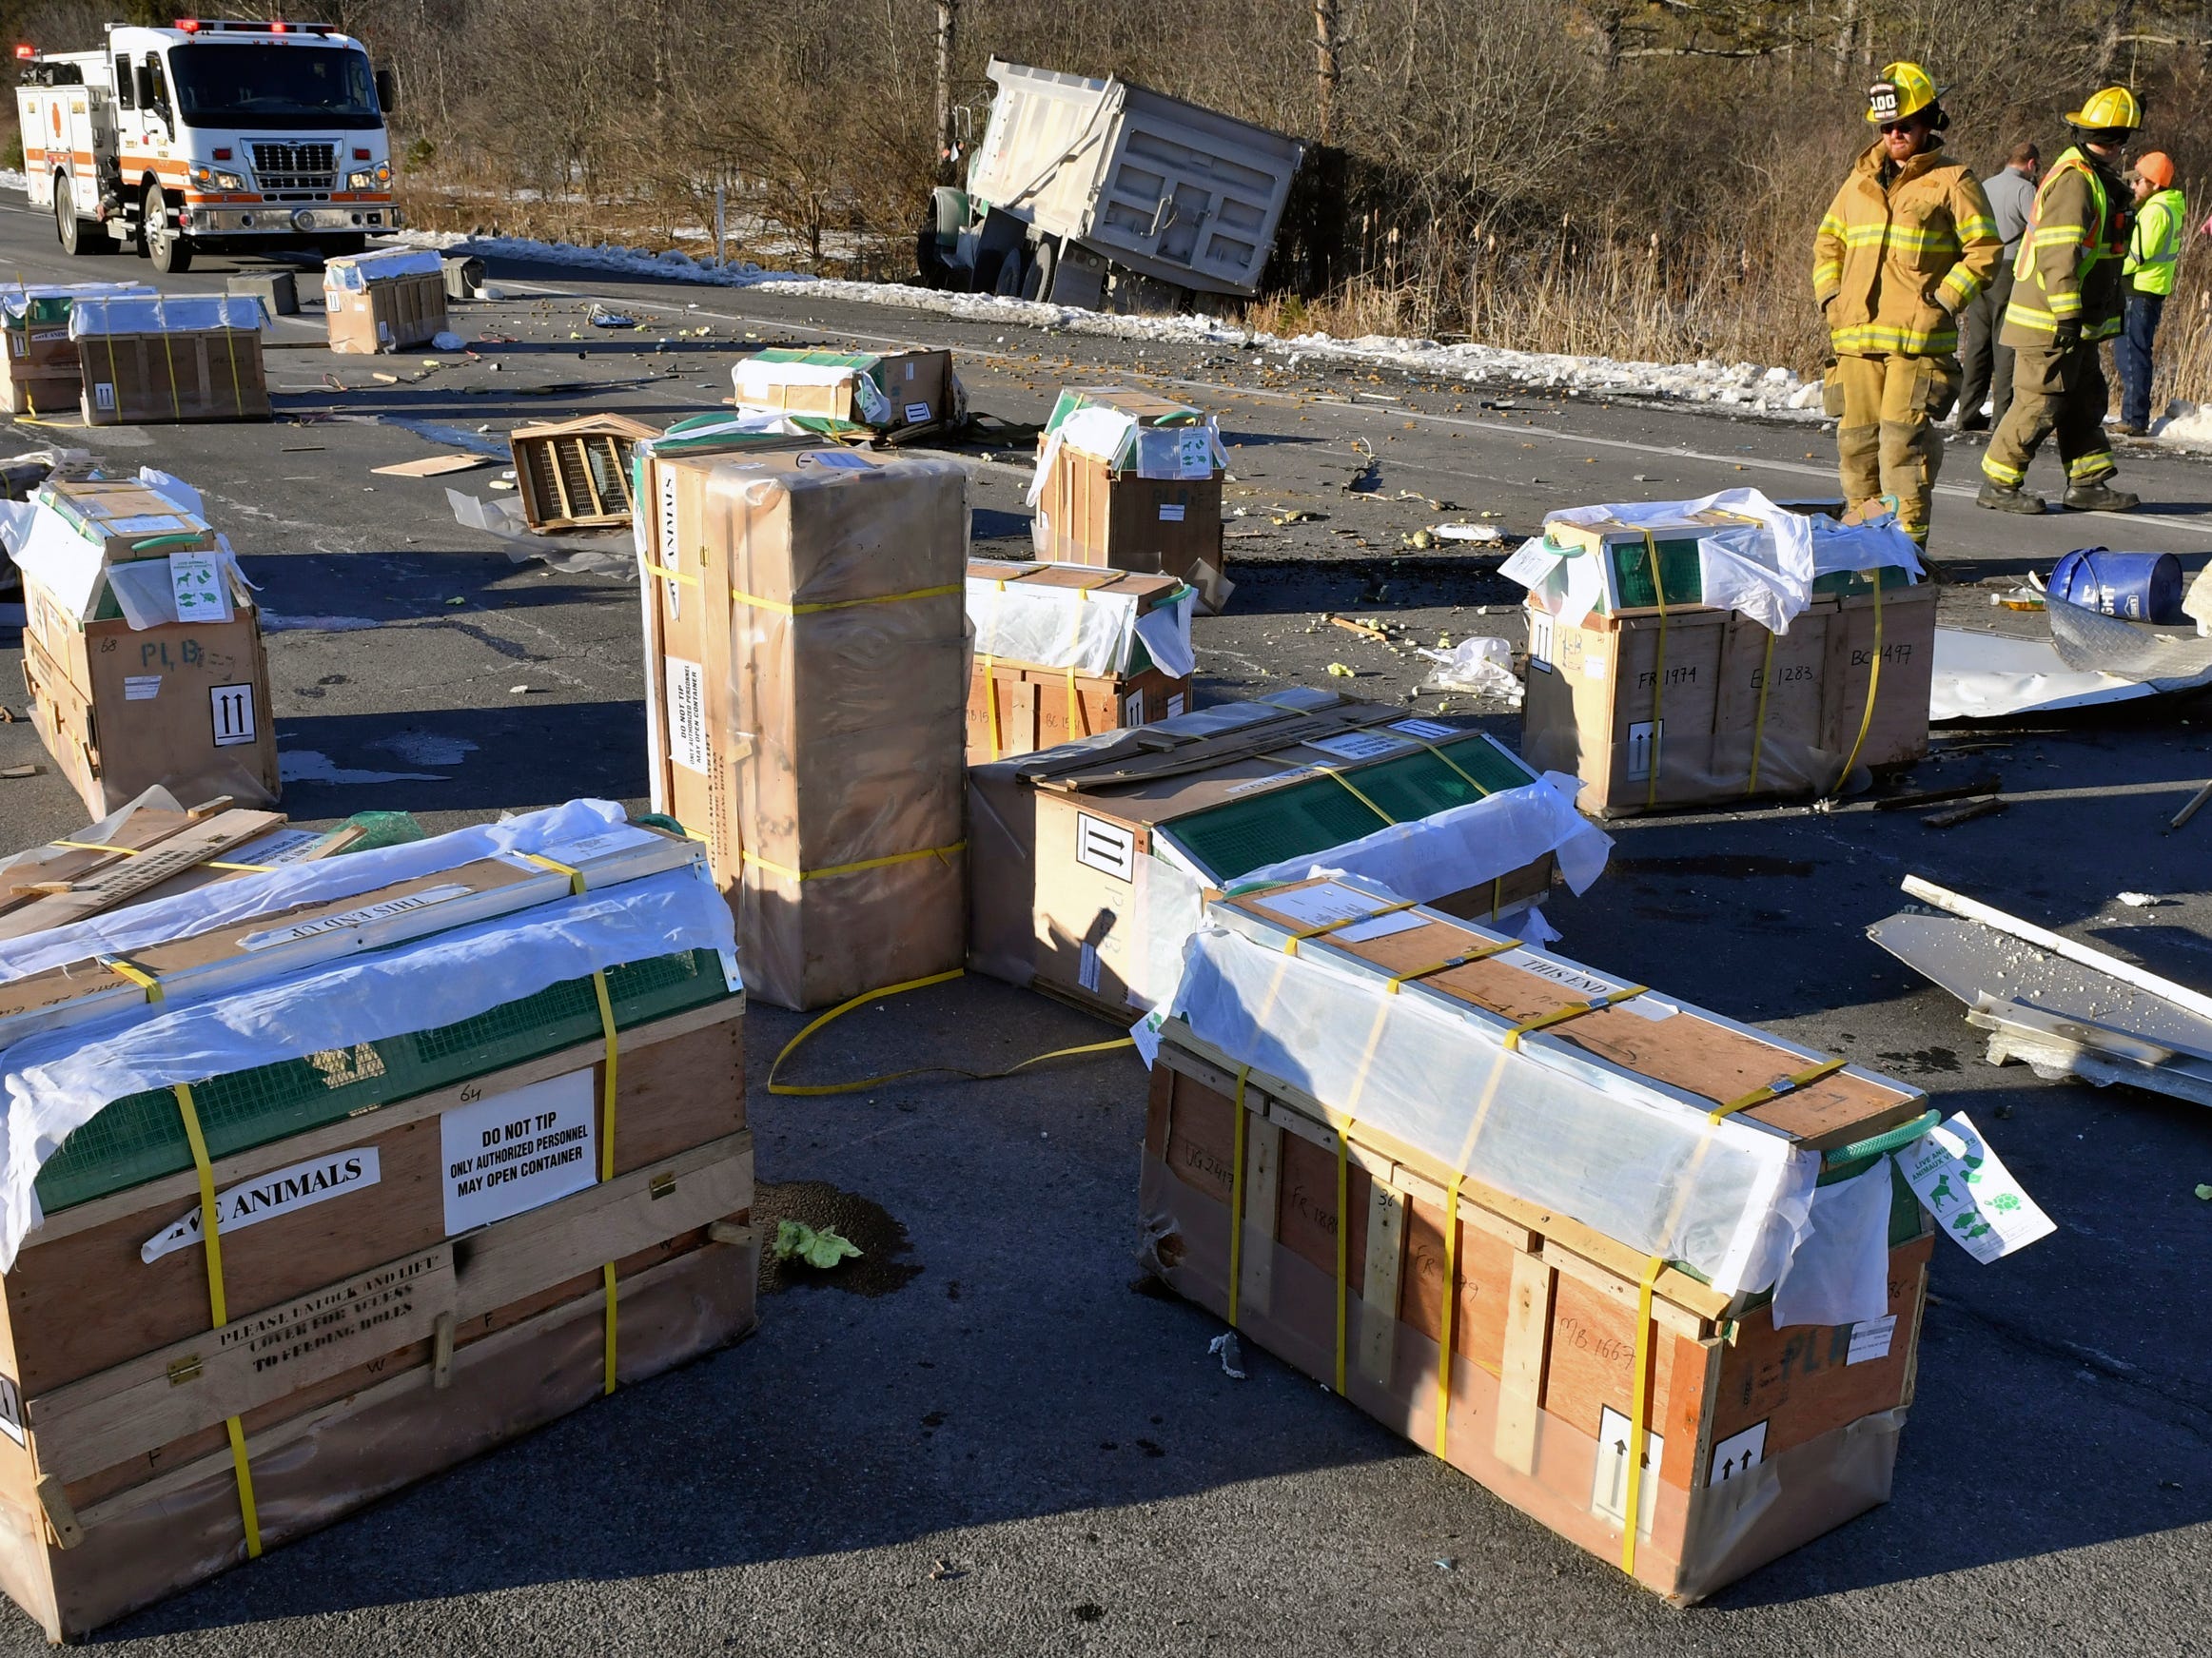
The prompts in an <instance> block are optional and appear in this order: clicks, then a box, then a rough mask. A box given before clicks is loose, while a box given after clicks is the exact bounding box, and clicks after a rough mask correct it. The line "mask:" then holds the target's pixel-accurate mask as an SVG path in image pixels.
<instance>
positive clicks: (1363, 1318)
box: [1360, 1180, 1406, 1386]
mask: <svg viewBox="0 0 2212 1658" xmlns="http://www.w3.org/2000/svg"><path fill="white" fill-rule="evenodd" d="M1405 1204H1406V1199H1405V1194H1404V1193H1402V1192H1400V1191H1397V1190H1395V1189H1393V1188H1392V1187H1390V1186H1388V1185H1385V1184H1384V1183H1383V1182H1382V1181H1380V1180H1377V1181H1376V1182H1375V1183H1374V1185H1373V1187H1372V1188H1371V1189H1370V1191H1369V1193H1368V1197H1367V1264H1366V1271H1365V1276H1364V1277H1363V1278H1362V1279H1361V1280H1360V1375H1363V1376H1365V1377H1366V1378H1367V1379H1368V1380H1369V1381H1372V1382H1378V1383H1380V1384H1382V1385H1384V1386H1387V1385H1389V1382H1390V1375H1391V1367H1392V1365H1393V1363H1394V1362H1395V1360H1396V1358H1397V1349H1398V1286H1399V1275H1400V1271H1401V1270H1402V1268H1403V1265H1404V1261H1405Z"/></svg>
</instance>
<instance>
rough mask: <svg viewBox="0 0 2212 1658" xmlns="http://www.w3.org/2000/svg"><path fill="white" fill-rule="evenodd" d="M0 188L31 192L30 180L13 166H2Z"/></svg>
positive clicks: (0, 168)
mask: <svg viewBox="0 0 2212 1658" xmlns="http://www.w3.org/2000/svg"><path fill="white" fill-rule="evenodd" d="M0 190H21V191H23V192H24V193H25V194H26V195H29V193H30V181H29V179H27V178H25V177H24V176H23V174H21V173H19V172H17V171H16V170H15V169H14V168H13V167H0Z"/></svg>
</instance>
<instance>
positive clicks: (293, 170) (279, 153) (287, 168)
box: [253, 144, 338, 193]
mask: <svg viewBox="0 0 2212 1658" xmlns="http://www.w3.org/2000/svg"><path fill="white" fill-rule="evenodd" d="M253 171H254V179H255V181H256V182H257V183H258V184H259V185H261V187H262V189H263V191H264V193H274V192H276V191H279V190H315V191H321V192H323V193H328V192H329V191H331V190H333V189H335V188H336V187H337V185H338V146H336V145H332V144H257V145H255V146H253Z"/></svg>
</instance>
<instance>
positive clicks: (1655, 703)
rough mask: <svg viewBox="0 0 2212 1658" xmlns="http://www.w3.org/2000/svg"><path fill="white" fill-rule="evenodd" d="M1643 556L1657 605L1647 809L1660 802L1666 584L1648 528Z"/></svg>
mask: <svg viewBox="0 0 2212 1658" xmlns="http://www.w3.org/2000/svg"><path fill="white" fill-rule="evenodd" d="M1644 556H1645V558H1646V559H1648V560H1649V561H1650V563H1651V566H1652V599H1653V602H1654V603H1655V604H1656V605H1657V606H1658V607H1659V638H1658V659H1657V660H1656V661H1655V662H1654V664H1653V667H1652V749H1651V753H1650V755H1649V756H1648V757H1647V759H1646V762H1645V763H1646V764H1647V766H1648V767H1649V768H1650V770H1649V771H1648V773H1647V774H1646V776H1645V779H1644V807H1645V809H1647V810H1648V809H1651V808H1652V807H1654V806H1656V805H1658V803H1659V738H1660V735H1661V732H1662V731H1663V728H1662V726H1661V725H1660V723H1659V698H1660V695H1661V693H1662V692H1665V690H1666V688H1667V584H1666V582H1665V581H1664V580H1662V579H1661V578H1660V575H1659V544H1658V543H1657V542H1656V541H1654V540H1653V539H1652V533H1651V531H1649V530H1646V531H1645V532H1644Z"/></svg>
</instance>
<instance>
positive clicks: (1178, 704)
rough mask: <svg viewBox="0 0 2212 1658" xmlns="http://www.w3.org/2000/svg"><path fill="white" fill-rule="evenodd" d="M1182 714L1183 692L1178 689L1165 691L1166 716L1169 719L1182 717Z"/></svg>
mask: <svg viewBox="0 0 2212 1658" xmlns="http://www.w3.org/2000/svg"><path fill="white" fill-rule="evenodd" d="M1182 715H1183V692H1180V691H1172V692H1168V693H1167V717H1168V718H1169V719H1179V718H1181V717H1182Z"/></svg>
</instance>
